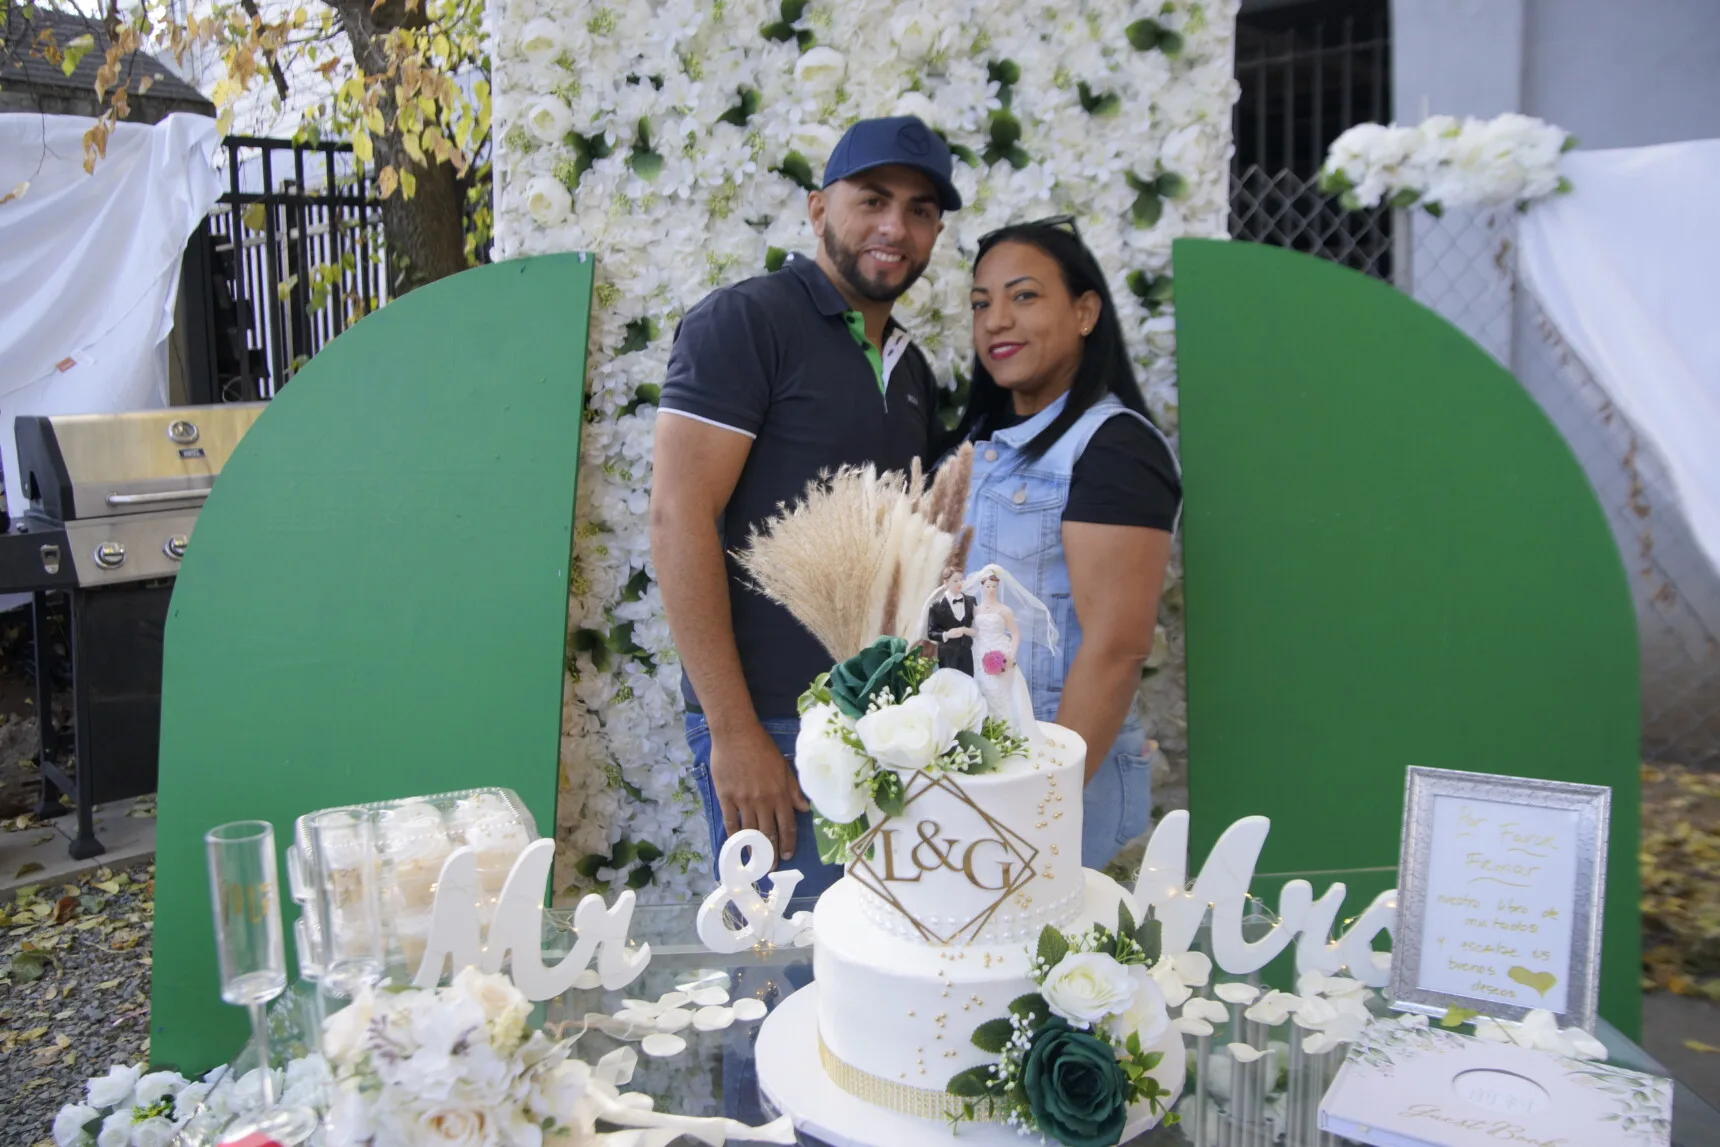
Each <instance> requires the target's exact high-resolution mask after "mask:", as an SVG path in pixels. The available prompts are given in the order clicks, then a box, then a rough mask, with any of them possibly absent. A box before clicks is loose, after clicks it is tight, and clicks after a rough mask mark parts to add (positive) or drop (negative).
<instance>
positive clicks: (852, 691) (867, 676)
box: [829, 637, 908, 720]
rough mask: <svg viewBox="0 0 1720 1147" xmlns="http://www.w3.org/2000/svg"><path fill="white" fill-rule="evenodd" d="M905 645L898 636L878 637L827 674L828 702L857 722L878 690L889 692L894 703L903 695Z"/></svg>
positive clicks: (906, 654) (904, 686) (902, 698)
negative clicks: (828, 677)
mask: <svg viewBox="0 0 1720 1147" xmlns="http://www.w3.org/2000/svg"><path fill="white" fill-rule="evenodd" d="M907 659H908V643H907V642H906V641H903V640H902V639H901V638H900V637H880V638H879V639H878V640H876V641H874V642H873V643H872V644H871V645H868V646H867V647H866V648H865V649H862V650H861V651H860V652H859V653H856V654H855V655H854V656H852V657H850V658H849V659H848V660H846V661H844V662H842V664H840V665H838V666H837V667H836V668H834V669H832V670H831V671H830V681H829V688H830V699H831V701H832V702H834V703H835V705H836V707H837V708H838V709H840V710H842V711H843V712H844V713H846V714H847V715H848V716H850V717H853V718H854V719H855V720H859V719H860V718H861V717H864V716H865V715H866V706H867V705H869V704H870V703H871V701H872V697H873V696H874V695H875V694H876V693H878V692H879V691H880V690H882V689H889V690H890V694H891V696H893V697H894V698H895V699H896V700H897V701H898V702H900V701H902V700H904V699H905V698H906V695H907V688H906V686H907V678H906V676H905V674H904V673H903V663H904V662H906V661H907Z"/></svg>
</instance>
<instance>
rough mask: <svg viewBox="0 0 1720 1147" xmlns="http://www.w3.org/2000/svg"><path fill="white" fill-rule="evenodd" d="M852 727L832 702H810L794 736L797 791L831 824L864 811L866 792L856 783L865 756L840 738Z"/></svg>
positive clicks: (861, 772)
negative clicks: (798, 788)
mask: <svg viewBox="0 0 1720 1147" xmlns="http://www.w3.org/2000/svg"><path fill="white" fill-rule="evenodd" d="M882 711H884V712H887V711H888V710H882ZM852 727H853V726H852V725H850V723H849V722H848V720H847V718H845V717H843V716H842V714H841V713H839V712H837V710H836V707H835V706H834V705H814V706H813V707H812V708H810V709H808V710H807V711H806V713H805V715H803V716H802V717H801V719H800V733H799V735H797V736H796V737H795V739H794V771H795V773H796V774H797V775H798V776H799V778H800V788H801V791H802V792H804V793H805V794H806V799H807V800H809V801H811V802H812V807H814V808H816V809H817V810H818V813H819V815H820V816H822V817H824V819H825V820H828V821H831V822H833V823H835V824H849V823H851V822H852V821H853V820H854V819H855V818H856V817H858V816H859V815H860V814H861V813H863V812H865V811H866V801H867V797H868V795H869V794H868V793H867V792H866V790H865V789H863V788H861V787H860V782H861V780H862V778H863V777H864V775H865V772H866V758H865V757H863V756H861V755H860V754H859V753H857V752H855V751H854V749H853V747H852V746H850V745H848V744H847V743H845V742H844V741H843V740H842V736H841V734H842V732H843V731H844V730H845V729H847V728H852Z"/></svg>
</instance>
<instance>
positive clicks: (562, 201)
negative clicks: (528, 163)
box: [525, 175, 573, 227]
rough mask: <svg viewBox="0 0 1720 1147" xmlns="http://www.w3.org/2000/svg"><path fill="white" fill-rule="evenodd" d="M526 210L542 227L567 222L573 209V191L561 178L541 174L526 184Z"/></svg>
mask: <svg viewBox="0 0 1720 1147" xmlns="http://www.w3.org/2000/svg"><path fill="white" fill-rule="evenodd" d="M525 195H526V211H527V212H528V213H529V214H530V215H531V217H532V220H533V222H535V223H537V225H538V226H540V227H555V226H558V225H560V224H561V223H564V222H566V220H567V217H568V215H569V214H571V213H572V211H573V193H572V192H570V191H568V189H567V188H566V187H565V186H564V185H563V184H562V182H561V180H559V179H554V178H552V177H550V176H548V175H540V176H537V177H536V178H535V179H533V180H531V182H529V183H527V184H526V192H525Z"/></svg>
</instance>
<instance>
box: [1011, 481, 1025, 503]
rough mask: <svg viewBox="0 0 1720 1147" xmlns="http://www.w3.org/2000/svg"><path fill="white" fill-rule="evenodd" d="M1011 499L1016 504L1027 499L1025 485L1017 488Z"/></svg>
mask: <svg viewBox="0 0 1720 1147" xmlns="http://www.w3.org/2000/svg"><path fill="white" fill-rule="evenodd" d="M1011 500H1012V501H1014V502H1015V504H1016V505H1017V506H1019V505H1021V503H1023V502H1025V501H1027V487H1026V486H1023V487H1022V488H1021V489H1019V490H1017V491H1016V492H1015V496H1014V497H1013V498H1012V499H1011Z"/></svg>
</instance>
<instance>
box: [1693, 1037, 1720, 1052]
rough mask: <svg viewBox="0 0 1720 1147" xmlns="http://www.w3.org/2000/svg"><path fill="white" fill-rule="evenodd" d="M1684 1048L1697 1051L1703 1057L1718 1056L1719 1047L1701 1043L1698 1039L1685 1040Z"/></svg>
mask: <svg viewBox="0 0 1720 1147" xmlns="http://www.w3.org/2000/svg"><path fill="white" fill-rule="evenodd" d="M1684 1046H1685V1047H1687V1048H1689V1049H1690V1050H1691V1051H1699V1052H1701V1053H1702V1054H1703V1055H1720V1047H1715V1046H1714V1045H1713V1044H1711V1043H1703V1042H1702V1041H1701V1040H1699V1039H1687V1040H1685V1041H1684Z"/></svg>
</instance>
